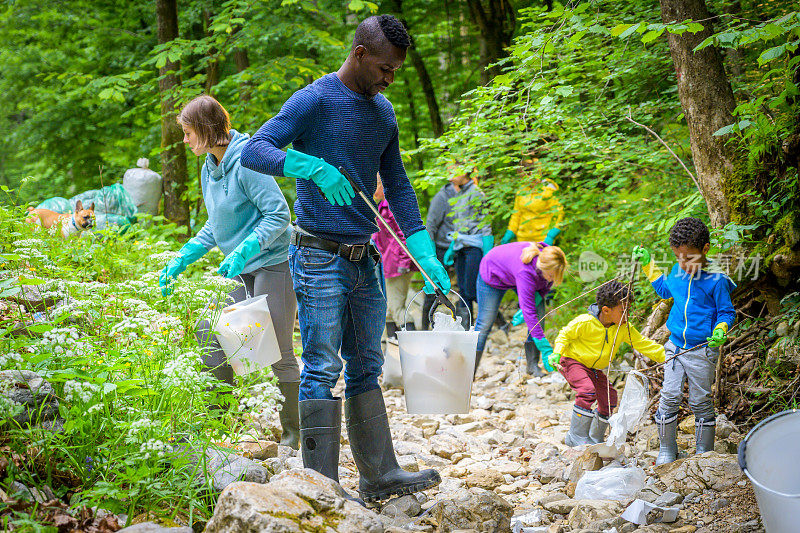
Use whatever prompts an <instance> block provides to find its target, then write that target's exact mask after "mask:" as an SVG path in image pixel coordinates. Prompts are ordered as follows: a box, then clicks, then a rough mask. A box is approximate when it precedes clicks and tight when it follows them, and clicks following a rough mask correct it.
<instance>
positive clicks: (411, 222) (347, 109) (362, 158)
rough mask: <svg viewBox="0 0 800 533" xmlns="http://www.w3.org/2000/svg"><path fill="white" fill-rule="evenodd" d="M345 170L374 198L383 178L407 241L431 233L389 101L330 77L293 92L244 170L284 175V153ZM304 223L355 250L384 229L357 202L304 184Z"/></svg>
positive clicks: (300, 206) (247, 151) (300, 186)
mask: <svg viewBox="0 0 800 533" xmlns="http://www.w3.org/2000/svg"><path fill="white" fill-rule="evenodd" d="M290 143H291V144H292V147H293V148H294V149H295V150H297V151H299V152H304V153H306V154H309V155H313V156H315V157H320V158H322V159H324V160H325V161H327V162H328V163H330V164H331V165H333V166H334V167H336V168H338V167H340V166H341V167H344V168H345V169H347V171H348V172H349V173H350V175H351V176H353V179H354V180H355V181H356V182H357V183H358V185H359V186H360V187H361V188H362V190H363V191H364V192H365V193H366V194H367V195H368V196H369V197H372V195H373V193H374V192H375V188H376V185H377V174H378V172H380V175H381V181H383V187H384V191H385V194H386V199H387V200H388V202H389V206H390V207H391V209H392V213H394V214H395V217H396V219H397V222H398V224H399V225H400V228H401V229H402V230H403V233H405V235H406V236H410V235H413V234H414V233H416V232H418V231H420V230H423V229H425V227H424V226H423V225H422V219H421V217H420V214H419V205H418V204H417V197H416V196H415V194H414V189H413V188H412V187H411V183H409V181H408V176H407V175H406V171H405V168H403V161H402V159H401V158H400V145H399V142H398V128H397V118H396V117H395V114H394V109H393V108H392V104H390V103H389V101H388V100H387V99H386V98H385V97H384V96H383V95H380V94H379V95H377V96H375V97H372V98H370V97H367V96H364V95H360V94H358V93H356V92H354V91H351V90H350V89H348V88H347V87H346V86H345V85H344V83H342V81H341V80H340V79H339V78H338V77H337V76H336V73H332V74H327V75H325V76H323V77H322V78H320V79H318V80H316V81H315V82H314V83H312V84H311V85H308V86H307V87H304V88H303V89H300V90H299V91H297V92H296V93H294V94H293V95H292V96H291V97H290V98H289V99H288V100H287V101H286V103H285V104H284V105H283V108H281V110H280V112H278V114H277V115H275V116H274V117H273V118H271V119H270V120H269V121H268V122H267V123H266V124H264V125H263V126H261V128H260V129H259V130H258V132H257V133H256V134H255V135H253V137H252V138H251V139H250V142H248V143H247V145H246V146H245V148H244V150H243V151H242V159H241V162H242V165H243V166H245V167H247V168H250V169H253V170H255V171H256V172H261V173H263V174H270V175H273V176H284V175H285V174H284V173H283V163H284V160H285V159H286V153H285V152H284V151H283V150H282V148H283V147H285V146H288V145H289V144H290ZM294 211H295V214H296V215H297V223H298V224H299V225H300V227H302V228H303V229H305V230H307V231H309V232H311V233H313V234H315V235H318V236H320V237H323V238H326V239H330V240H335V241H339V242H344V243H348V244H354V243H366V242H367V241H369V238H370V236H371V235H372V234H373V233H375V232H376V231H377V230H378V227H377V226H376V225H375V215H374V214H373V213H372V211H371V210H370V209H369V207H368V206H367V205H366V204H365V203H364V201H363V200H362V199H361V198H360V197H359V196H356V197H355V198H354V199H353V204H352V205H349V206H344V207H340V206H335V205H331V204H330V203H329V202H328V201H327V200H326V199H325V197H324V196H323V195H322V194H321V193H320V191H319V189H318V188H317V186H316V185H315V184H314V183H313V182H312V181H311V180H306V179H298V180H297V201H296V202H295V204H294Z"/></svg>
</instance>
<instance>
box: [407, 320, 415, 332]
mask: <svg viewBox="0 0 800 533" xmlns="http://www.w3.org/2000/svg"><path fill="white" fill-rule="evenodd" d="M406 331H417V325H416V324H414V323H413V322H406Z"/></svg>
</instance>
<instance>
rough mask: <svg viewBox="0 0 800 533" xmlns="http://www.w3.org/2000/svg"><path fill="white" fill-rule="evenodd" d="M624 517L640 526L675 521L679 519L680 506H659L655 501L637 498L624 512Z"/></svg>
mask: <svg viewBox="0 0 800 533" xmlns="http://www.w3.org/2000/svg"><path fill="white" fill-rule="evenodd" d="M622 518H624V519H625V520H627V521H628V522H633V523H634V524H638V525H640V526H643V525H647V524H656V523H659V522H674V521H675V520H677V519H678V508H677V507H659V506H658V505H655V504H653V503H650V502H646V501H644V500H639V499H636V500H633V503H631V504H630V505H629V506H628V508H627V509H625V512H623V513H622Z"/></svg>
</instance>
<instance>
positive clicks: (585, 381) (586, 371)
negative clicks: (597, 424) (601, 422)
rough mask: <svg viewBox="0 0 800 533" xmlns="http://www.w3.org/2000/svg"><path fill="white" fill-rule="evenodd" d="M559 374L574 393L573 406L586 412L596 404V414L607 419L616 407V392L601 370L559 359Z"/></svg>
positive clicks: (573, 361) (564, 358)
mask: <svg viewBox="0 0 800 533" xmlns="http://www.w3.org/2000/svg"><path fill="white" fill-rule="evenodd" d="M561 374H562V375H563V376H564V378H565V379H566V380H567V383H569V386H570V387H572V390H573V391H575V405H577V406H578V407H580V408H581V409H585V410H587V411H591V410H592V405H593V404H594V402H595V401H596V402H597V412H598V413H600V414H601V415H602V416H603V417H608V416H609V415H610V414H611V411H612V410H613V409H614V408H615V407H616V406H617V391H616V390H615V389H614V387H612V386H611V384H609V382H608V379H607V378H606V375H605V374H604V373H603V371H602V370H597V369H595V368H589V367H587V366H586V365H584V364H583V363H580V362H578V361H576V360H575V359H570V358H569V357H562V358H561Z"/></svg>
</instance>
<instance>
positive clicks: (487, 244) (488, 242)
mask: <svg viewBox="0 0 800 533" xmlns="http://www.w3.org/2000/svg"><path fill="white" fill-rule="evenodd" d="M492 248H494V237H492V236H491V235H484V236H483V255H486V254H488V253H489V250H491V249H492Z"/></svg>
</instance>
